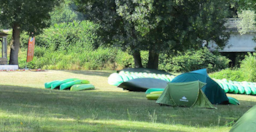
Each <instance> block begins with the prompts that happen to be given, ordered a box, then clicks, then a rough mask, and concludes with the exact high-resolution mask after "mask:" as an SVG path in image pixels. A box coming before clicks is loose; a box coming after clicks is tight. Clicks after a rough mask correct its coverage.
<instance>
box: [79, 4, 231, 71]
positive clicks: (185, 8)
mask: <svg viewBox="0 0 256 132" xmlns="http://www.w3.org/2000/svg"><path fill="white" fill-rule="evenodd" d="M75 1H76V4H77V5H78V10H79V11H80V12H82V13H85V14H86V15H87V16H88V17H89V18H90V20H92V21H94V22H95V23H97V24H99V25H101V26H100V28H99V30H98V35H99V36H100V38H101V39H99V40H101V41H100V42H97V44H104V45H112V46H119V47H121V48H123V49H124V50H127V49H129V50H130V52H131V53H132V55H133V57H134V61H135V66H136V67H142V64H141V57H140V51H141V50H148V51H149V58H148V64H147V68H153V69H157V68H158V58H159V53H163V52H168V53H173V52H176V51H182V50H186V49H188V48H201V47H202V40H207V41H210V40H213V41H215V42H216V43H217V44H218V45H219V46H224V45H225V43H226V41H227V40H228V38H229V33H228V32H227V31H226V28H225V27H224V23H225V20H224V19H223V18H225V17H226V16H228V8H229V7H228V6H226V5H225V4H226V3H225V1H222V0H211V1H210V0H168V1H159V0H158V1H157V0H102V1H99V0H75Z"/></svg>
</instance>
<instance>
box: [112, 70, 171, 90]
mask: <svg viewBox="0 0 256 132" xmlns="http://www.w3.org/2000/svg"><path fill="white" fill-rule="evenodd" d="M174 77H175V76H174V75H171V74H170V75H168V74H157V73H147V72H128V71H121V72H119V73H112V74H111V75H110V76H109V78H108V83H109V84H110V85H113V86H119V85H120V84H121V83H123V82H127V81H129V80H132V79H137V78H156V79H161V80H164V81H167V82H171V81H172V79H173V78H174Z"/></svg>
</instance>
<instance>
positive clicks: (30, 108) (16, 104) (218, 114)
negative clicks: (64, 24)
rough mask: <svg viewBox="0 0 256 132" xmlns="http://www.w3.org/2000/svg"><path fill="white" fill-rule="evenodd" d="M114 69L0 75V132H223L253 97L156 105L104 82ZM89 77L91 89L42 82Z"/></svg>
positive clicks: (245, 109)
mask: <svg viewBox="0 0 256 132" xmlns="http://www.w3.org/2000/svg"><path fill="white" fill-rule="evenodd" d="M113 72H114V71H53V70H51V71H42V72H31V71H13V72H3V71H2V72H0V78H1V79H0V106H1V107H0V131H6V132H9V131H12V132H13V131H18V132H34V131H37V132H40V131H41V132H57V131H62V132H65V131H66V132H70V131H74V132H84V131H95V132H96V131H111V132H115V131H116V132H120V131H124V132H129V131H130V132H135V131H136V132H140V131H147V132H155V131H168V132H170V131H177V132H192V131H196V132H226V131H229V130H230V128H231V126H232V125H233V123H234V122H235V121H236V120H237V119H238V118H239V117H240V116H242V115H243V114H244V113H245V112H246V111H247V110H248V109H249V108H251V107H252V106H254V105H256V98H255V96H250V95H238V94H237V95H235V94H228V96H231V97H234V98H236V99H238V100H239V101H240V103H241V105H239V106H234V105H216V107H217V108H218V109H196V108H173V107H160V106H159V105H157V104H156V103H155V101H149V100H147V99H146V97H145V94H144V93H143V92H128V91H123V90H122V89H120V88H117V87H114V86H111V85H109V84H108V83H107V79H108V76H109V75H110V74H111V73H113ZM73 77H75V78H80V79H88V80H89V81H90V82H91V84H93V85H95V87H96V90H90V91H78V92H71V91H67V90H64V91H59V90H48V89H45V88H44V83H45V82H49V81H53V80H63V79H67V78H73Z"/></svg>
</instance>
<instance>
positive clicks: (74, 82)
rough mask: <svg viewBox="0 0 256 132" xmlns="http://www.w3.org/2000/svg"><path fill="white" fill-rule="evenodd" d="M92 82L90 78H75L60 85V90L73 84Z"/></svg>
mask: <svg viewBox="0 0 256 132" xmlns="http://www.w3.org/2000/svg"><path fill="white" fill-rule="evenodd" d="M89 83H90V82H89V81H88V80H75V81H71V82H67V83H63V84H61V85H60V90H64V89H67V88H70V87H71V86H73V85H75V84H89Z"/></svg>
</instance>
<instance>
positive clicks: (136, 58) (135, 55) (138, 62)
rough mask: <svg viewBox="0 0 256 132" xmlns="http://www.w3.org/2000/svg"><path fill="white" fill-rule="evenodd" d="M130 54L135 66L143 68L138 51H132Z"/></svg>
mask: <svg viewBox="0 0 256 132" xmlns="http://www.w3.org/2000/svg"><path fill="white" fill-rule="evenodd" d="M132 56H133V59H134V64H135V68H143V66H142V63H141V56H140V51H134V52H133V54H132Z"/></svg>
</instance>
